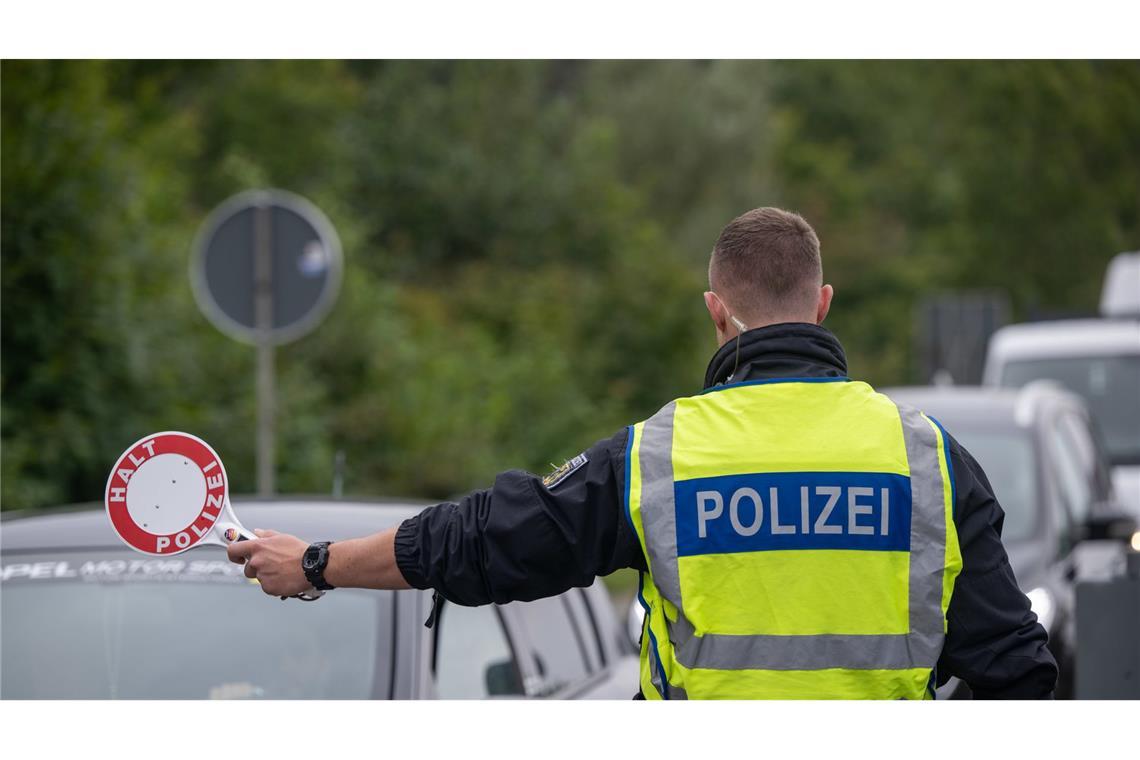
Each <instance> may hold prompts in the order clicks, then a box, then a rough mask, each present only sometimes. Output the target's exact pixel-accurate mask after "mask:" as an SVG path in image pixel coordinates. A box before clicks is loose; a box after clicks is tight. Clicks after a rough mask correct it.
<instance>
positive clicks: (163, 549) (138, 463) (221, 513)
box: [104, 431, 252, 556]
mask: <svg viewBox="0 0 1140 760" xmlns="http://www.w3.org/2000/svg"><path fill="white" fill-rule="evenodd" d="M104 503H105V505H106V507H107V517H109V518H110V520H111V526H112V527H113V528H114V529H115V532H116V533H118V534H119V538H121V539H123V541H124V542H125V543H126V544H127V545H128V546H130V547H131V548H132V549H136V550H137V551H140V552H142V553H143V554H152V555H155V556H165V555H170V554H179V553H181V552H184V551H186V550H187V549H189V548H191V547H193V546H196V545H198V544H221V545H226V544H229V543H230V542H232V541H235V540H238V539H239V538H241V537H244V538H252V534H251V533H249V532H248V531H246V530H245V529H244V528H242V526H241V524H240V523H238V521H237V518H236V517H234V514H233V511H232V509H231V508H230V500H229V481H228V480H227V479H226V468H225V466H224V465H223V464H222V460H221V458H220V457H219V456H218V455H217V453H216V452H215V451H214V450H213V449H212V448H210V445H209V444H208V443H206V442H205V441H203V440H202V439H201V438H198V437H197V436H193V435H190V434H189V433H179V432H175V431H167V432H163V433H155V434H153V435H148V436H146V437H145V438H140V439H139V440H137V441H135V443H133V444H132V445H131V446H130V447H129V448H128V449H127V450H126V451H124V452H123V454H122V456H120V457H119V460H118V461H117V462H115V466H114V467H113V468H112V469H111V474H110V476H108V478H107V489H106V492H105V494H104Z"/></svg>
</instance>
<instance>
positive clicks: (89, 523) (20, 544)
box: [0, 496, 426, 552]
mask: <svg viewBox="0 0 1140 760" xmlns="http://www.w3.org/2000/svg"><path fill="white" fill-rule="evenodd" d="M232 503H233V506H234V512H235V513H236V514H237V516H238V519H240V520H241V521H242V524H243V525H245V526H246V527H247V528H250V529H255V528H272V529H273V530H277V531H281V532H284V533H292V534H294V535H297V536H300V537H301V538H305V539H307V540H312V541H322V540H328V541H342V540H344V539H347V538H354V537H358V536H363V535H367V534H369V533H375V532H377V531H380V530H384V529H386V528H390V527H393V526H395V525H397V524H399V523H400V522H401V521H403V520H405V519H407V518H409V517H412V516H413V515H415V514H416V513H417V512H419V511H420V510H422V509H423V508H424V506H426V503H420V504H417V503H416V502H414V501H411V500H409V501H391V502H387V501H385V502H366V501H349V500H344V501H339V500H332V499H329V498H327V497H303V496H299V497H279V498H273V499H253V498H249V499H243V498H240V497H234V498H233V500H232ZM124 546H125V545H124V544H123V542H122V540H121V539H120V538H119V537H118V536H117V535H116V534H115V532H114V530H112V529H111V523H110V521H109V520H108V519H107V515H106V512H105V511H104V509H103V505H102V504H101V503H92V504H84V505H73V506H72V507H68V508H57V509H43V510H36V511H34V512H26V513H19V514H11V513H9V514H7V515H5V519H4V522H3V524H2V525H0V547H2V548H3V550H4V551H6V552H7V551H30V550H50V549H80V548H108V549H112V548H123V547H124Z"/></svg>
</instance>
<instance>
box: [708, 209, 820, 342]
mask: <svg viewBox="0 0 1140 760" xmlns="http://www.w3.org/2000/svg"><path fill="white" fill-rule="evenodd" d="M822 285H823V267H822V264H821V262H820V256H819V238H818V237H816V234H815V230H813V229H812V228H811V225H810V224H808V223H807V222H806V221H805V220H804V218H803V217H802V216H800V215H799V214H795V213H792V212H791V211H784V210H783V209H778V208H771V207H764V208H756V209H752V210H751V211H749V212H747V213H744V214H741V215H740V216H738V217H737V218H736V219H733V220H732V221H731V222H730V223H729V224H728V226H727V227H725V228H724V230H722V231H721V233H720V237H719V238H718V239H717V241H716V246H715V247H714V248H713V253H712V260H711V261H710V262H709V287H710V288H711V289H712V290H713V291H714V292H715V293H716V294H717V295H718V296H719V297H720V298H721V300H723V301H724V303H725V305H726V306H727V307H728V308H729V310H730V311H731V312H732V313H733V314H734V315H735V316H737V317H739V318H740V319H742V320H743V321H744V322H745V323H747V324H748V325H749V326H750V327H756V326H758V325H762V324H773V323H776V322H815V321H818V320H817V319H816V317H817V314H818V311H819V305H820V288H821V287H822ZM819 316H820V319H822V315H819Z"/></svg>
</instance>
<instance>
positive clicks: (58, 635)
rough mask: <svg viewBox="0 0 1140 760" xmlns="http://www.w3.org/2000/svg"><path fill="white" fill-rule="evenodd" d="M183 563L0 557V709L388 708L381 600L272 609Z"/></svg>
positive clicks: (339, 599) (223, 573) (387, 617)
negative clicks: (261, 704) (34, 705)
mask: <svg viewBox="0 0 1140 760" xmlns="http://www.w3.org/2000/svg"><path fill="white" fill-rule="evenodd" d="M192 554H193V555H194V556H193V558H192V557H191V556H189V555H180V556H178V557H170V558H153V559H150V558H142V557H140V556H139V555H129V556H127V555H123V554H121V553H118V554H110V553H107V554H102V555H94V554H91V555H86V554H84V555H76V553H73V552H62V553H58V554H55V555H34V556H27V555H12V554H6V555H5V556H4V565H3V576H2V578H3V586H2V593H0V613H2V616H0V642H2V663H0V664H2V674H0V696H2V697H3V698H4V699H362V698H368V697H373V696H388V694H387V689H388V676H387V668H388V662H387V660H388V659H389V658H381V659H382V660H383V661H381V662H377V652H378V651H389V648H388V647H390V643H388V642H390V636H391V634H390V631H391V627H392V619H391V606H392V605H391V601H392V597H391V594H390V593H388V592H380V593H377V592H353V591H352V590H346V589H338V590H337V591H336V592H333V593H330V594H326V595H325V596H324V597H323V598H322V599H320V600H319V601H316V602H311V603H307V602H302V601H299V600H292V599H290V600H287V601H280V600H278V599H273V598H271V597H268V596H266V595H265V594H263V593H262V592H261V590H260V589H259V588H258V587H257V586H256V585H255V584H254V583H253V582H252V581H249V580H247V579H246V578H245V577H244V576H243V575H242V574H241V568H240V567H238V566H237V565H234V564H232V563H230V562H228V561H227V560H225V559H224V555H222V557H223V558H221V559H219V558H217V555H216V553H214V552H208V553H207V552H205V551H202V550H199V551H195V552H193V553H192ZM203 554H205V555H206V556H208V557H210V558H209V559H199V558H198V557H200V556H202V555H203ZM381 638H383V639H384V641H383V642H381V641H380V639H381ZM382 644H383V646H381V645H382ZM380 684H382V685H383V686H382V687H381V686H379V685H380ZM377 689H381V690H382V693H381V694H376V693H375V692H376V691H377Z"/></svg>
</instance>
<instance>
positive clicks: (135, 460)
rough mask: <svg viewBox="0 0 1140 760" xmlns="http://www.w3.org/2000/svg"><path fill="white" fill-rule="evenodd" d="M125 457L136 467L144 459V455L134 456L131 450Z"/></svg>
mask: <svg viewBox="0 0 1140 760" xmlns="http://www.w3.org/2000/svg"><path fill="white" fill-rule="evenodd" d="M127 459H130V460H131V464H133V465H134V466H135V467H138V466H139V465H140V464H142V463H143V462H145V461H146V457H136V456H135V455H134V453H133V452H132V453H130V454H127Z"/></svg>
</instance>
